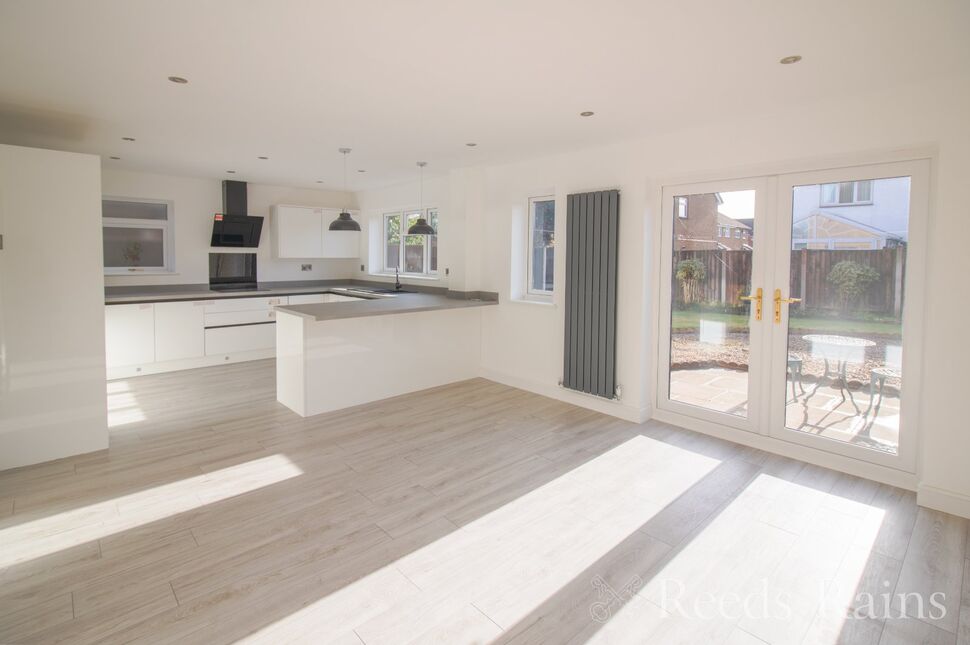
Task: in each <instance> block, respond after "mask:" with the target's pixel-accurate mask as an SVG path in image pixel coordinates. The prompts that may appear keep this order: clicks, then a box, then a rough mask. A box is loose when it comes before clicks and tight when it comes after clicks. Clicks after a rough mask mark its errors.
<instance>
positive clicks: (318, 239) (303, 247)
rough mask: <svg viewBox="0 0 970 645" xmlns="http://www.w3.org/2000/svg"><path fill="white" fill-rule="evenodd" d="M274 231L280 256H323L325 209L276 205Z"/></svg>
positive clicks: (277, 252)
mask: <svg viewBox="0 0 970 645" xmlns="http://www.w3.org/2000/svg"><path fill="white" fill-rule="evenodd" d="M272 229H273V232H274V233H275V234H276V256H277V257H279V258H322V257H323V209H322V208H304V207H301V206H276V207H275V208H274V209H273V224H272Z"/></svg>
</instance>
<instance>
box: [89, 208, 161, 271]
mask: <svg viewBox="0 0 970 645" xmlns="http://www.w3.org/2000/svg"><path fill="white" fill-rule="evenodd" d="M104 202H135V203H139V204H164V205H165V219H164V220H158V219H139V218H137V217H131V218H128V217H104V214H103V212H102V216H101V235H102V240H103V239H104V229H106V228H140V229H157V230H161V231H162V258H163V262H164V264H163V265H162V266H160V267H159V266H144V267H108V266H105V265H104V252H103V250H102V256H101V267H102V270H103V272H104V275H106V276H118V275H159V274H172V273H175V202H174V201H172V200H170V199H151V198H145V197H121V196H118V195H102V196H101V203H102V209H103V208H104Z"/></svg>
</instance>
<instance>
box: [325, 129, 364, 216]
mask: <svg viewBox="0 0 970 645" xmlns="http://www.w3.org/2000/svg"><path fill="white" fill-rule="evenodd" d="M339 150H340V154H342V155H343V156H344V192H345V193H346V192H347V155H349V154H350V148H340V149H339ZM330 230H331V231H359V230H360V224H358V223H357V222H355V221H354V219H353V218H352V217H351V216H350V213H348V212H347V209H344V210H342V211H341V212H340V215H338V216H337V219H335V220H334V221H332V222H330Z"/></svg>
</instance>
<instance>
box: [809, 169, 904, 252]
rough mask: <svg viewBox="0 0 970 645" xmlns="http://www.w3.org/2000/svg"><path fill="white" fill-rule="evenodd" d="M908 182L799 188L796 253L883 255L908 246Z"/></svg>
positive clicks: (877, 181)
mask: <svg viewBox="0 0 970 645" xmlns="http://www.w3.org/2000/svg"><path fill="white" fill-rule="evenodd" d="M909 181H910V180H909V178H908V177H892V178H888V179H867V180H862V181H847V182H841V183H837V184H813V185H808V186H798V187H796V188H795V190H794V195H793V206H792V249H828V250H835V251H845V250H870V249H884V248H887V247H889V248H892V247H896V246H900V245H902V244H905V243H906V240H907V237H908V230H907V221H908V208H909Z"/></svg>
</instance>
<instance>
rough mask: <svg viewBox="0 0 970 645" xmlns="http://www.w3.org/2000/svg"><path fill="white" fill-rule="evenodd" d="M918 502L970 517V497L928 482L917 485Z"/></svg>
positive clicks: (952, 513)
mask: <svg viewBox="0 0 970 645" xmlns="http://www.w3.org/2000/svg"><path fill="white" fill-rule="evenodd" d="M916 503H917V504H919V505H920V506H925V507H927V508H932V509H934V510H937V511H943V512H944V513H949V514H951V515H959V516H960V517H967V518H970V497H967V496H966V495H961V494H960V493H954V492H953V491H949V490H944V489H942V488H937V487H935V486H929V485H927V484H920V485H919V486H917V487H916Z"/></svg>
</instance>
